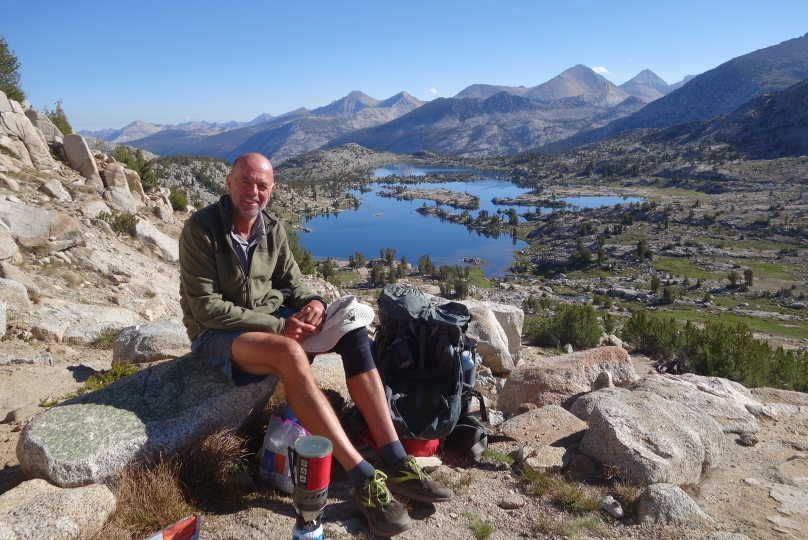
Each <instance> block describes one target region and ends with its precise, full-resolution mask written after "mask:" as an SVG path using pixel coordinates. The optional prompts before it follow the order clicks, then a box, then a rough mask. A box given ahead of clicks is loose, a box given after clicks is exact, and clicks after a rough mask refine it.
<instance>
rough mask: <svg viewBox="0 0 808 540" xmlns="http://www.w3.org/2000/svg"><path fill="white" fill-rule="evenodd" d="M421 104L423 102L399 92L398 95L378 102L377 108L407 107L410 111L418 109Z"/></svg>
mask: <svg viewBox="0 0 808 540" xmlns="http://www.w3.org/2000/svg"><path fill="white" fill-rule="evenodd" d="M423 104H424V102H423V101H421V100H420V99H418V98H416V97H413V96H411V95H410V94H408V93H407V92H399V93H398V94H396V95H394V96H392V97H389V98H387V99H385V100H384V101H382V102H380V103H379V107H380V108H381V107H407V108H409V109H410V110H412V109H414V108H416V107H420V106H421V105H423Z"/></svg>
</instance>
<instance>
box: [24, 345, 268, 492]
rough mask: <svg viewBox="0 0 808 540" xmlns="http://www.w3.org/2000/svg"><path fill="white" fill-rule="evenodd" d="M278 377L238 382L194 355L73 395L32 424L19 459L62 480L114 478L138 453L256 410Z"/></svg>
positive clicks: (28, 468) (233, 422)
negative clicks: (250, 382) (237, 383)
mask: <svg viewBox="0 0 808 540" xmlns="http://www.w3.org/2000/svg"><path fill="white" fill-rule="evenodd" d="M276 383H277V379H276V378H274V377H268V378H267V379H265V380H264V381H263V382H260V383H254V384H249V385H247V386H241V387H236V386H235V385H234V384H233V382H232V381H231V380H230V379H228V378H227V377H226V376H225V375H224V374H223V373H222V372H221V371H219V370H217V369H215V368H213V367H211V366H209V365H208V364H206V363H205V362H203V361H202V360H201V359H199V358H198V357H196V356H194V355H190V354H189V355H186V356H183V357H181V358H177V359H174V360H170V361H168V362H164V363H161V364H158V365H155V366H152V367H149V368H147V369H144V370H142V371H139V372H137V373H135V374H134V375H130V376H129V377H125V378H124V379H121V380H120V381H118V382H116V383H114V384H112V385H110V386H107V387H106V388H103V389H101V390H98V391H95V392H92V393H90V394H86V395H84V396H80V397H77V398H73V399H71V400H68V401H66V402H64V403H61V404H59V405H57V406H55V407H53V408H51V409H49V410H48V411H46V412H45V413H43V414H41V415H40V416H38V417H37V418H36V419H34V420H33V421H32V422H31V423H29V424H28V425H27V426H25V429H24V430H23V433H22V435H21V437H20V440H19V443H18V445H17V458H18V459H19V461H20V465H21V466H22V468H23V471H24V472H25V474H27V475H29V477H36V478H44V479H46V480H48V481H49V482H52V483H54V484H56V485H58V486H62V487H73V486H82V485H85V484H90V483H109V482H111V481H112V480H113V479H114V478H115V476H116V474H118V473H119V472H120V471H121V470H122V469H123V468H124V467H125V466H126V465H127V464H128V463H129V462H130V461H131V460H132V459H146V458H153V457H156V456H157V454H158V453H160V452H166V453H168V454H173V453H175V452H177V451H178V450H180V449H181V448H182V447H183V446H185V445H186V444H188V443H189V442H190V441H193V440H194V439H196V438H197V437H199V436H202V435H204V434H206V433H209V432H211V431H214V430H216V429H220V428H231V429H235V428H237V427H238V426H239V425H241V424H242V423H243V422H244V421H245V419H246V418H248V417H249V416H250V414H251V413H253V414H257V412H259V411H260V410H261V408H262V407H263V405H264V403H266V400H267V399H269V396H270V395H271V394H272V392H273V391H274V388H275V384H276Z"/></svg>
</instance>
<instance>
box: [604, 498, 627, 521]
mask: <svg viewBox="0 0 808 540" xmlns="http://www.w3.org/2000/svg"><path fill="white" fill-rule="evenodd" d="M600 506H601V507H602V508H603V509H604V510H606V511H607V512H609V514H611V515H612V517H613V518H615V519H623V518H624V517H626V513H625V512H623V507H622V506H620V503H619V502H617V501H616V500H614V497H612V496H611V495H608V496H606V497H603V498H602V499H601V500H600Z"/></svg>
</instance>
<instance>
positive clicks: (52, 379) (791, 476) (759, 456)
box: [0, 342, 808, 540]
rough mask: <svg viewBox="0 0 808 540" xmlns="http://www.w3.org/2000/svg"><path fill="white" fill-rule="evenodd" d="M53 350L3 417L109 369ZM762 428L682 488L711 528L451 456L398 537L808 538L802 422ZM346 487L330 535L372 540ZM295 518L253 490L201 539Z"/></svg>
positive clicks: (9, 383)
mask: <svg viewBox="0 0 808 540" xmlns="http://www.w3.org/2000/svg"><path fill="white" fill-rule="evenodd" d="M2 345H3V346H6V347H8V344H2ZM20 347H21V346H20V345H19V344H18V345H17V346H16V350H15V354H18V355H20V356H29V357H30V356H33V355H35V354H38V353H44V352H48V346H47V345H46V344H37V343H35V342H32V344H31V345H28V344H26V345H24V347H27V348H28V349H26V350H21V348H20ZM51 347H52V348H53V349H52V350H53V352H52V353H51V355H52V357H53V365H52V366H46V365H11V366H2V367H0V407H2V408H3V409H6V410H7V409H9V408H11V407H12V406H15V405H21V404H25V405H30V404H32V403H33V404H36V403H38V402H39V401H40V400H45V399H47V398H52V397H58V396H63V395H65V394H67V393H69V392H72V391H74V390H75V389H76V388H77V387H78V386H79V385H80V384H81V382H82V381H84V380H85V379H86V377H87V376H89V375H91V374H92V373H94V371H95V370H98V369H104V368H108V367H109V363H110V361H111V352H110V351H108V350H107V351H104V350H98V349H91V348H87V349H85V348H76V349H70V348H66V347H64V346H61V345H51ZM1 352H5V353H6V354H10V353H9V352H8V351H1ZM529 352H531V353H533V351H529ZM634 361H635V369H636V371H637V373H638V374H640V375H642V374H645V373H647V372H648V371H649V370H650V369H651V364H650V362H649V361H648V360H647V359H645V358H643V357H639V356H638V357H637V358H635V359H634ZM315 367H316V368H317V369H316V373H317V376H318V379H320V380H324V381H325V380H328V381H330V382H329V383H327V384H326V386H332V385H334V386H335V388H336V387H339V378H340V375H341V374H340V373H339V372H338V371H339V370H341V367H340V366H339V365H334V363H333V362H328V361H322V362H321V361H318V362H315ZM335 370H336V372H335ZM32 381H36V383H35V384H32ZM24 422H25V419H23V420H22V421H12V422H7V423H3V424H0V464H2V465H3V468H2V470H0V493H2V492H5V491H7V490H8V489H10V488H12V487H13V486H14V485H16V484H17V483H19V482H20V481H22V480H23V478H22V475H21V472H20V467H19V465H18V461H17V458H16V455H15V448H16V444H17V440H18V438H19V430H20V429H21V427H22V426H23V425H24ZM759 422H760V432H759V433H758V434H757V435H758V439H759V442H758V444H757V445H756V446H753V447H748V446H744V445H742V444H741V443H740V442H739V441H738V437H737V435H734V434H727V435H726V436H725V439H724V445H723V455H722V460H721V464H720V465H719V466H718V467H717V468H716V469H713V470H710V471H709V472H708V473H707V474H706V475H705V476H704V477H703V479H702V481H701V482H700V483H699V485H697V486H685V487H686V488H687V491H688V492H689V493H690V495H691V496H692V497H693V498H694V499H695V500H696V501H697V502H698V503H699V505H700V506H701V507H702V508H703V509H704V510H705V511H706V512H707V513H708V514H709V515H710V516H711V517H713V518H714V519H715V520H716V522H715V524H714V525H708V526H700V527H698V528H696V529H690V528H688V527H681V526H680V527H663V528H654V529H647V528H643V527H640V526H638V525H636V524H635V523H634V520H633V519H624V520H621V521H616V520H614V519H612V518H611V517H609V516H608V515H607V514H606V513H605V512H603V513H601V516H600V519H595V520H594V521H592V520H589V521H586V520H585V519H582V518H576V517H575V516H572V515H570V514H566V513H564V512H562V511H561V510H559V509H558V508H556V507H555V506H554V505H553V504H552V503H551V501H550V500H549V497H548V496H544V497H542V498H535V497H533V496H531V495H530V494H529V493H528V491H527V486H526V484H525V483H524V482H522V481H521V480H520V478H519V476H518V475H517V474H516V473H515V472H514V471H513V470H511V468H510V467H509V466H508V465H505V464H503V463H500V462H498V461H496V460H495V459H490V458H487V459H483V460H482V461H481V462H479V463H475V462H473V461H472V460H470V459H468V458H465V457H463V456H460V455H459V454H457V453H455V452H452V451H449V450H441V451H439V453H438V457H439V458H440V459H441V460H442V462H443V464H442V465H441V466H440V467H439V468H438V469H437V471H435V472H434V473H433V474H434V475H435V476H437V477H438V478H440V479H441V480H442V481H444V482H445V483H447V484H449V485H451V486H452V487H453V488H454V489H455V491H456V497H455V498H454V499H453V500H452V501H449V502H446V503H441V504H438V505H430V504H423V503H417V502H410V503H408V506H409V508H410V515H411V517H412V519H413V528H412V530H410V531H408V532H406V533H404V534H402V535H400V536H399V537H398V538H401V539H402V540H409V539H412V540H415V539H417V540H432V539H434V540H438V539H444V538H457V539H466V538H468V539H473V538H477V533H476V532H475V530H474V529H473V528H472V524H473V522H474V521H475V520H478V521H479V522H484V523H486V524H488V525H489V526H490V528H491V531H492V532H491V534H490V536H489V538H492V539H499V538H502V539H504V538H516V537H521V538H561V537H564V535H565V533H566V534H572V533H574V536H576V537H578V538H605V537H611V538H649V539H650V538H710V535H711V534H713V533H716V532H733V533H742V534H745V535H747V536H748V537H749V538H753V539H760V540H768V539H772V540H775V539H777V540H784V539H791V538H808V536H806V535H808V532H806V531H808V415H805V414H802V415H795V416H792V417H790V418H788V419H783V420H780V421H776V420H772V419H762V420H760V421H759ZM494 448H495V449H497V450H499V451H501V452H503V453H507V452H508V451H510V450H511V449H512V448H509V447H508V445H507V444H504V443H503V444H498V445H494ZM349 486H350V482H349V481H348V478H347V475H346V474H345V472H344V471H343V470H342V469H341V468H340V467H339V466H338V465H336V463H335V467H334V471H333V474H332V483H331V486H330V488H329V504H328V506H327V507H326V512H325V516H324V523H325V527H326V534H327V537H330V538H369V537H370V534H369V532H368V530H367V526H366V524H365V523H364V520H363V518H362V516H361V514H359V512H358V511H357V510H356V509H355V507H354V502H353V497H352V494H351V491H350V489H349ZM583 489H584V491H585V492H586V493H587V494H589V495H590V496H594V497H598V498H599V497H600V496H602V495H605V494H607V493H612V494H613V493H614V490H613V489H614V487H613V485H611V484H610V483H608V482H606V483H601V484H599V485H584V486H583ZM293 521H294V517H293V510H292V505H291V499H290V498H289V497H287V496H285V495H283V494H280V493H278V492H275V491H273V490H268V489H265V488H261V487H258V488H257V490H256V491H255V492H254V493H252V494H251V495H249V496H247V497H246V498H245V504H244V506H243V508H241V509H239V510H237V511H231V512H224V513H209V514H205V515H203V516H202V533H201V539H203V540H225V539H239V540H241V539H244V540H247V539H261V540H265V539H276V538H277V539H287V538H289V536H290V534H291V530H292V526H293ZM576 529H578V530H577V532H576ZM718 538H720V537H718Z"/></svg>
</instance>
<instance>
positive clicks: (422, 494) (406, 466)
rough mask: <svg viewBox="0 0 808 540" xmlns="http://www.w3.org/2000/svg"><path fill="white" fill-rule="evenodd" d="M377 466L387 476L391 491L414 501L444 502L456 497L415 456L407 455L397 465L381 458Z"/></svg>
mask: <svg viewBox="0 0 808 540" xmlns="http://www.w3.org/2000/svg"><path fill="white" fill-rule="evenodd" d="M377 468H378V469H379V470H381V471H382V472H383V473H384V474H385V475H386V476H387V487H389V488H390V491H392V492H393V493H398V494H400V495H404V496H406V497H409V498H410V499H412V500H414V501H421V502H443V501H448V500H449V499H451V498H452V497H454V493H453V492H452V490H451V489H449V488H447V487H444V486H442V485H440V484H439V483H438V482H436V481H435V480H433V479H432V478H431V477H430V476H429V475H428V474H427V473H425V472H424V469H422V468H421V466H420V465H418V461H416V459H415V458H414V457H413V456H407V457H406V458H405V459H404V460H403V461H402V462H401V463H399V464H397V465H385V464H384V460H382V459H379V460H377Z"/></svg>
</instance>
